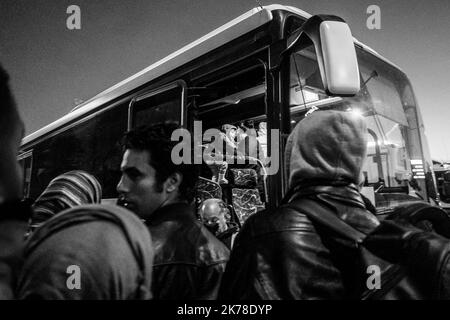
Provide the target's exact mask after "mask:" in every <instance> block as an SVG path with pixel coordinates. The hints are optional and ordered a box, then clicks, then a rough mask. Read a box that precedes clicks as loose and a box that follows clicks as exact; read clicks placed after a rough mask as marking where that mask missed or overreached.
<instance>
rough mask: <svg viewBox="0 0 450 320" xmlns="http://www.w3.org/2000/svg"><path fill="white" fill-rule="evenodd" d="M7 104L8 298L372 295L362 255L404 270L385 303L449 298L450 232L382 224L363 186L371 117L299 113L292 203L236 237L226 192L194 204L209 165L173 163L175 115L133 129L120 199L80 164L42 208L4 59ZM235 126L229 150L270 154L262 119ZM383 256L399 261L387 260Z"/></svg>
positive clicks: (1, 215) (291, 155) (0, 198)
mask: <svg viewBox="0 0 450 320" xmlns="http://www.w3.org/2000/svg"><path fill="white" fill-rule="evenodd" d="M0 105H1V109H0V111H1V114H2V116H1V117H0V145H1V146H2V149H1V151H0V299H107V300H109V299H121V300H128V299H142V300H148V299H157V300H167V299H178V300H180V299H182V300H194V299H200V300H202V299H205V300H213V299H345V298H353V299H359V298H362V297H364V294H367V293H366V291H367V288H364V286H365V284H366V281H365V280H366V278H367V274H365V272H366V270H365V269H362V268H361V263H360V262H361V261H362V260H361V257H363V256H364V257H366V256H367V255H371V257H372V258H373V259H372V260H371V261H372V262H373V261H376V262H373V264H375V263H377V264H378V265H379V266H380V267H381V268H382V269H383V270H382V271H383V272H384V271H385V270H384V269H388V268H390V267H391V266H399V265H400V266H401V267H402V268H403V269H405V268H406V271H405V273H404V274H403V275H405V274H406V276H405V277H403V278H401V279H403V280H399V281H397V282H396V283H393V284H392V283H391V284H389V286H388V285H386V286H387V287H388V288H387V289H384V288H382V289H383V295H380V294H378V296H377V297H378V298H389V299H401V298H429V297H432V298H436V297H437V298H446V299H450V288H449V287H450V265H449V261H450V258H448V255H447V256H444V258H443V257H442V254H443V253H445V252H446V251H445V248H447V247H448V246H449V241H448V239H446V238H445V237H444V236H443V235H439V234H437V233H436V232H430V230H423V229H420V228H419V227H417V226H413V225H411V224H409V223H406V222H404V223H403V224H399V223H393V222H392V221H391V222H390V221H388V222H387V223H384V222H382V221H379V219H378V218H377V216H376V214H375V212H374V207H373V206H368V205H367V199H365V198H364V197H363V196H362V195H361V194H360V192H359V191H360V187H361V185H362V183H363V176H362V174H361V171H362V166H363V163H364V160H365V158H366V152H367V141H366V139H367V134H366V133H367V128H366V124H365V122H364V118H363V117H361V116H357V115H354V114H351V113H347V112H341V111H330V110H328V111H316V112H314V113H312V114H311V115H309V116H308V117H306V118H305V119H304V120H302V121H300V122H299V123H298V124H297V125H296V127H295V129H294V130H293V131H292V133H291V135H290V137H289V139H288V143H287V146H286V150H285V157H284V159H285V161H286V169H287V170H288V172H287V177H288V178H289V191H288V192H287V194H286V196H285V198H284V199H283V201H282V204H281V205H280V207H279V208H277V209H276V210H274V211H270V210H265V211H262V212H259V213H256V214H254V215H252V216H251V217H250V218H249V219H248V220H247V221H246V222H245V224H244V225H243V226H242V228H241V229H240V230H239V232H237V230H238V229H239V226H237V225H236V224H233V223H232V222H230V219H229V217H230V214H231V212H230V208H229V207H228V206H227V204H226V203H224V202H223V200H222V199H217V198H213V199H207V200H205V201H203V202H202V203H201V204H200V206H199V207H198V208H196V207H195V206H194V205H193V203H194V202H195V201H194V196H195V186H196V183H197V180H198V178H199V169H198V168H197V167H196V166H195V165H190V164H183V163H182V164H178V165H176V164H174V163H173V162H172V161H171V151H172V149H173V147H174V146H175V145H176V142H175V141H171V135H172V132H173V131H174V130H176V129H178V128H179V127H178V125H177V124H174V123H161V124H156V125H152V126H143V127H139V128H135V129H132V130H130V131H128V132H126V133H125V134H124V139H123V157H122V162H121V164H120V170H121V172H122V176H121V179H120V181H118V184H117V192H118V202H117V205H104V204H101V203H100V202H101V198H102V190H101V185H100V183H99V181H97V179H96V178H95V177H94V176H92V175H91V174H89V173H87V172H84V171H81V170H77V171H70V172H67V173H64V174H62V175H60V176H58V177H55V178H54V179H53V180H52V181H51V182H50V184H49V185H48V187H47V188H46V189H45V190H44V192H43V193H42V194H41V195H40V197H39V198H38V199H37V200H36V201H35V202H34V203H33V204H31V205H30V204H29V203H26V202H24V201H22V199H21V198H22V190H23V189H22V180H23V179H22V173H21V170H20V168H19V165H18V163H17V159H16V156H17V152H18V149H19V146H20V142H21V139H22V137H23V133H24V125H23V122H22V120H21V118H20V116H19V113H18V110H17V107H16V105H15V102H14V99H13V96H12V93H11V91H10V89H9V85H8V75H7V73H6V72H5V71H4V70H3V69H1V67H0ZM260 129H261V130H262V131H264V132H265V130H266V128H265V127H264V128H260ZM223 130H224V140H225V141H227V145H228V146H229V148H232V149H233V150H235V149H237V150H240V152H241V153H243V154H247V155H249V156H254V157H255V158H260V157H261V155H260V154H258V153H254V150H256V151H259V150H260V149H261V147H260V146H258V145H259V144H260V143H261V141H259V140H258V136H257V135H256V134H255V132H256V131H255V129H254V128H252V127H251V126H249V125H248V124H247V126H246V125H244V126H242V127H239V128H237V127H234V126H231V125H229V126H227V127H226V128H223ZM236 135H241V136H242V137H241V139H240V140H241V141H243V144H242V145H241V146H240V145H233V141H234V138H235V136H236ZM216 166H218V167H219V169H218V170H217V176H216V177H215V179H216V181H222V182H223V180H224V179H225V178H224V176H223V171H222V173H221V171H220V168H221V164H218V165H217V164H216ZM219 174H221V175H220V176H219ZM403 218H404V215H403ZM447 219H448V216H447ZM432 222H433V221H432ZM436 223H438V224H439V225H441V226H442V225H445V224H446V223H447V221H445V217H444V216H441V217H440V220H439V221H438V222H436ZM331 225H332V226H331ZM337 225H339V226H341V225H342V228H341V230H344V232H339V230H337V229H335V227H336V226H337ZM330 226H331V227H330ZM346 228H347V229H346ZM386 230H387V231H386ZM441 230H443V229H441ZM438 231H439V230H438ZM446 232H447V230H444V231H442V232H441V233H443V234H445V233H446ZM368 235H369V236H370V235H373V236H371V237H369V238H370V240H371V241H367V245H366V246H365V247H361V246H360V245H359V244H361V243H362V241H363V238H364V237H367V236H368ZM352 236H354V237H352ZM358 237H359V238H358ZM430 237H433V238H432V241H429V239H430ZM380 239H381V240H380ZM380 243H381V245H380ZM393 243H396V244H397V246H392V245H391V244H393ZM429 243H432V248H431V247H426V246H424V244H429ZM383 245H384V246H383ZM391 247H392V248H391ZM380 248H381V249H380ZM369 249H370V250H369ZM392 250H397V251H392ZM447 250H448V249H447ZM383 252H388V253H391V254H390V257H388V258H384V257H383V259H381V258H379V257H380V256H381V255H382V253H383ZM392 252H393V253H392ZM411 252H414V254H412V253H411ZM396 254H398V255H399V256H401V257H399V256H396ZM377 259H378V260H377ZM366 260H367V259H366ZM390 260H392V261H390ZM405 261H406V262H405ZM442 261H444V262H445V263H443V262H442ZM402 263H405V264H404V265H402ZM373 264H372V265H373ZM408 265H414V266H415V268H416V270H414V272H416V273H420V275H421V276H420V279H419V280H418V281H417V279H418V277H417V276H415V274H414V273H412V274H411V273H410V270H407V268H408ZM385 267H386V268H385ZM361 270H363V271H362V272H361ZM361 273H362V274H361ZM364 276H366V278H364ZM391 278H392V277H391ZM399 279H400V278H399ZM405 279H406V280H405ZM408 281H409V282H408ZM405 282H406V283H405ZM410 282H414V283H413V284H411V283H410ZM382 283H383V284H384V282H382ZM424 283H425V284H424ZM436 288H439V289H438V292H435V291H436V290H435V289H436ZM369 289H370V288H369ZM378 289H379V290H381V289H380V288H378ZM375 291H376V290H375ZM424 292H425V293H424ZM372 297H373V296H372Z"/></svg>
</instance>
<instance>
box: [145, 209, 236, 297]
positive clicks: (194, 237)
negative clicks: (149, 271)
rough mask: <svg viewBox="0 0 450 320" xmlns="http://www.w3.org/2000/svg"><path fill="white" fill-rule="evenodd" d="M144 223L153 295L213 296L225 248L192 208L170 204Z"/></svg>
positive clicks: (219, 279)
mask: <svg viewBox="0 0 450 320" xmlns="http://www.w3.org/2000/svg"><path fill="white" fill-rule="evenodd" d="M146 224H147V226H148V228H149V230H150V233H151V236H152V242H153V247H154V250H155V257H154V267H153V280H152V291H153V297H154V299H170V300H175V299H184V300H195V299H202V300H210V299H216V298H217V293H218V289H219V285H220V281H221V279H222V275H223V272H224V270H225V266H226V263H227V261H228V258H229V250H228V249H227V248H226V246H225V245H224V244H223V243H222V242H221V241H219V240H218V239H217V238H216V237H214V236H213V235H212V234H211V233H210V232H209V231H208V230H207V229H206V227H204V226H203V224H202V223H201V222H200V221H198V220H197V219H196V217H195V213H194V209H193V208H192V207H191V206H190V205H189V204H187V203H175V204H170V205H167V206H164V207H162V208H160V209H158V210H157V211H155V212H154V214H153V215H152V217H151V220H149V221H147V222H146Z"/></svg>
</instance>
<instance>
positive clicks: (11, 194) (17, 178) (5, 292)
mask: <svg viewBox="0 0 450 320" xmlns="http://www.w3.org/2000/svg"><path fill="white" fill-rule="evenodd" d="M8 79H9V77H8V75H7V73H6V72H5V71H4V70H3V68H2V67H1V66H0V113H1V116H0V146H1V148H0V299H1V300H3V299H13V298H14V287H15V284H16V281H17V276H18V273H19V271H20V269H21V267H22V250H23V245H24V242H23V238H24V237H23V235H24V234H25V232H26V229H27V221H28V219H29V218H30V216H31V208H30V206H29V205H27V204H25V203H23V202H21V199H22V192H23V180H22V175H23V173H22V171H21V169H20V166H19V163H18V162H17V154H18V152H19V146H20V141H21V139H22V137H23V134H24V132H25V128H24V125H23V122H22V120H21V119H20V116H19V112H18V110H17V108H16V104H15V102H14V99H13V96H12V94H11V91H10V89H9V85H8Z"/></svg>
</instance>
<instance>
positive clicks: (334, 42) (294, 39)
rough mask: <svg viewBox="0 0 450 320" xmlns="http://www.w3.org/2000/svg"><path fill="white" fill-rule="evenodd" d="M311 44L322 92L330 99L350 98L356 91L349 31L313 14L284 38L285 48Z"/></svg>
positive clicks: (335, 21) (355, 67)
mask: <svg viewBox="0 0 450 320" xmlns="http://www.w3.org/2000/svg"><path fill="white" fill-rule="evenodd" d="M311 42H312V43H313V45H314V48H315V51H316V55H317V62H318V65H319V69H320V75H321V78H322V83H323V87H324V89H325V91H326V92H327V94H329V95H330V96H353V95H355V94H357V93H358V92H359V90H360V79H359V68H358V60H357V58H356V50H355V45H354V42H353V36H352V34H351V31H350V28H349V26H348V25H347V23H345V21H344V20H342V19H341V18H339V17H336V16H325V15H316V16H313V17H311V18H310V19H308V20H307V21H306V22H305V23H304V24H303V26H302V27H301V28H300V29H299V30H298V31H297V32H296V33H294V34H293V35H292V36H291V37H289V38H288V49H287V50H286V51H288V52H292V51H296V50H301V49H302V48H304V47H305V46H306V45H307V44H310V43H311Z"/></svg>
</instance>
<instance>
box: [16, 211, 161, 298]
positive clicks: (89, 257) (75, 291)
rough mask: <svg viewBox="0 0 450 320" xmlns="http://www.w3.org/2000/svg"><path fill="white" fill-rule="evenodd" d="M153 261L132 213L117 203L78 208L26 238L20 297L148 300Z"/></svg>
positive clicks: (148, 242)
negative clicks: (27, 239) (114, 204)
mask: <svg viewBox="0 0 450 320" xmlns="http://www.w3.org/2000/svg"><path fill="white" fill-rule="evenodd" d="M152 263H153V248H152V242H151V237H150V234H149V232H148V230H147V228H146V227H145V225H144V224H143V223H142V222H141V221H140V220H139V219H138V218H137V217H136V216H135V215H134V214H133V213H132V212H130V211H128V210H126V209H123V208H120V207H118V206H107V205H83V206H77V207H74V208H71V209H68V210H66V211H64V212H62V213H60V214H58V215H56V216H55V217H53V218H52V219H50V220H48V221H47V222H46V223H45V224H43V225H42V226H40V227H39V228H38V229H36V231H35V232H34V233H33V235H32V236H31V237H30V239H29V241H28V243H27V246H26V248H25V263H24V267H23V270H22V273H21V276H20V278H19V283H18V289H17V293H18V298H20V299H50V300H55V299H58V300H59V299H64V300H147V299H151V298H152V294H151V277H152Z"/></svg>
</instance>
